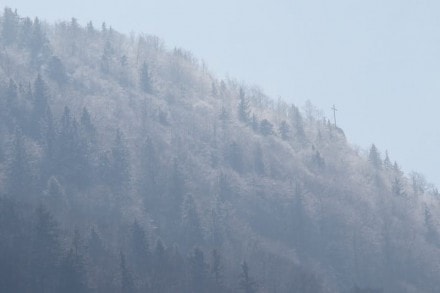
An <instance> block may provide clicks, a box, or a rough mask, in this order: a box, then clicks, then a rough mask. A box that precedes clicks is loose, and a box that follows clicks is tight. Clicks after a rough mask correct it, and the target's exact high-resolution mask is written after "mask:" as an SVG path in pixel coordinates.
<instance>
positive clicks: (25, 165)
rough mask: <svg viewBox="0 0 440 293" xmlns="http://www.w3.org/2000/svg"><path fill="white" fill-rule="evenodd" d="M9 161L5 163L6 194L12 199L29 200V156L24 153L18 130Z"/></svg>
mask: <svg viewBox="0 0 440 293" xmlns="http://www.w3.org/2000/svg"><path fill="white" fill-rule="evenodd" d="M10 153H11V154H10V156H9V157H10V159H9V161H8V162H7V175H8V181H7V192H8V194H9V196H11V197H14V198H20V199H24V198H30V197H31V196H32V193H33V192H35V191H34V189H33V183H34V180H33V179H34V178H33V175H32V170H31V166H30V165H29V159H30V158H29V155H28V154H27V152H26V146H25V144H24V137H23V135H22V133H21V131H20V130H19V129H18V130H16V132H15V136H14V140H13V142H12V148H11V152H10Z"/></svg>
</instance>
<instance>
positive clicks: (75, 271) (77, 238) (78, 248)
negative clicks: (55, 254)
mask: <svg viewBox="0 0 440 293" xmlns="http://www.w3.org/2000/svg"><path fill="white" fill-rule="evenodd" d="M83 253H84V245H83V242H82V239H81V235H80V234H79V231H78V230H75V232H74V237H73V241H72V247H71V248H70V250H69V251H68V253H67V255H66V256H64V258H63V260H62V261H61V266H60V272H59V273H60V282H59V292H63V293H86V292H88V291H89V290H88V286H87V271H86V265H85V260H84V255H83Z"/></svg>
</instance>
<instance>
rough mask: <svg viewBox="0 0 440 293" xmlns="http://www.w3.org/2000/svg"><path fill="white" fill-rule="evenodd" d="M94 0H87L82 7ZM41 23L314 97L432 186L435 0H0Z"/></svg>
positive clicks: (437, 92)
mask: <svg viewBox="0 0 440 293" xmlns="http://www.w3.org/2000/svg"><path fill="white" fill-rule="evenodd" d="M91 3H93V4H91ZM0 4H3V5H7V6H9V7H11V8H17V9H18V12H19V14H21V15H24V16H32V17H34V16H39V17H40V18H42V19H45V20H48V21H56V20H66V19H70V18H71V17H73V16H74V17H76V18H77V19H78V20H79V22H80V23H81V24H85V23H86V22H87V21H89V20H92V21H93V22H94V23H95V26H97V27H99V26H100V24H101V23H102V22H103V21H105V22H106V23H107V24H108V25H111V26H112V27H113V28H115V29H116V30H118V31H121V32H127V33H128V32H131V31H133V32H145V33H149V34H154V35H157V36H159V37H161V38H162V39H163V40H164V41H165V43H166V44H167V45H168V46H169V47H174V46H179V47H183V48H185V49H188V50H191V51H192V52H193V53H194V55H195V56H197V57H199V58H201V59H203V60H205V61H206V63H207V64H208V66H209V67H210V68H211V70H212V71H213V72H214V73H216V74H217V76H219V77H223V76H225V75H226V74H228V75H229V76H231V77H234V78H237V79H239V80H243V81H245V82H246V83H248V84H257V85H259V86H260V87H261V88H263V89H264V91H265V92H266V93H268V94H270V95H271V96H272V97H273V98H277V97H278V96H281V97H283V98H284V99H286V100H288V101H290V102H293V103H295V104H297V105H303V103H304V101H306V100H307V99H310V100H311V101H312V103H313V104H315V105H316V106H318V107H319V108H321V109H323V110H324V111H325V113H326V114H327V116H329V117H330V116H331V111H330V107H331V105H332V104H336V106H337V107H338V108H339V111H338V113H337V115H338V117H337V119H338V124H339V125H340V126H341V127H342V128H343V129H344V130H345V133H346V135H347V136H348V138H349V140H350V141H351V142H352V143H354V144H357V145H360V146H361V147H362V148H368V146H369V145H370V144H371V143H372V142H374V143H376V145H377V146H378V147H379V149H380V150H381V151H382V152H384V151H385V149H388V150H389V152H390V156H391V159H392V160H397V161H398V162H399V163H400V165H402V166H403V167H404V170H405V171H411V170H417V171H419V172H421V173H423V174H425V175H426V176H427V178H428V180H430V181H432V182H434V183H436V184H437V185H438V186H440V172H439V171H438V169H439V168H438V166H440V127H439V126H440V115H438V112H439V109H438V108H439V105H440V102H439V101H438V99H437V97H440V1H438V0H386V1H384V0H368V1H367V0H362V1H361V0H332V1H328V0H290V1H286V0H272V1H267V0H265V1H263V0H242V1H240V0H235V1H233V0H222V1H207V0H203V1H202V0H161V1H149V0H143V1H135V0H125V1H112V0H107V1H103V0H95V1H83V0H76V1H73V0H72V1H60V0H39V1H35V0H0Z"/></svg>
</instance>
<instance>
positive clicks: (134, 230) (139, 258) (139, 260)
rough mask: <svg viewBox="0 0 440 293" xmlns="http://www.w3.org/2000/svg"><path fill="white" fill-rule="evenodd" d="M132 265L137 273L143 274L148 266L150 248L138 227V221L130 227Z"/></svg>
mask: <svg viewBox="0 0 440 293" xmlns="http://www.w3.org/2000/svg"><path fill="white" fill-rule="evenodd" d="M130 248H131V257H132V261H131V262H132V263H133V264H134V266H135V269H136V271H137V272H138V273H142V274H145V273H146V272H147V270H148V267H149V265H150V263H149V262H150V261H151V257H150V248H149V244H148V240H147V236H146V234H145V231H144V229H142V227H141V226H140V225H139V223H138V221H134V223H133V224H132V226H131V239H130Z"/></svg>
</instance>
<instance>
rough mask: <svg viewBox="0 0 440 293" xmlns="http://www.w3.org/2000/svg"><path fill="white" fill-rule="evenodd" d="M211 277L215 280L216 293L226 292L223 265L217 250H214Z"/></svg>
mask: <svg viewBox="0 0 440 293" xmlns="http://www.w3.org/2000/svg"><path fill="white" fill-rule="evenodd" d="M211 275H212V277H213V279H214V292H222V291H223V290H224V280H223V278H224V275H223V265H222V260H221V256H220V253H219V251H218V250H217V249H213V250H212V263H211Z"/></svg>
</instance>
